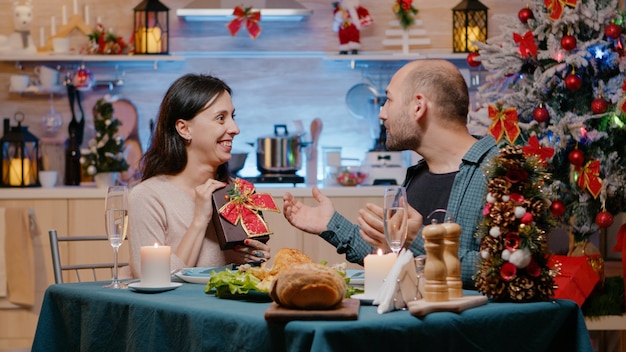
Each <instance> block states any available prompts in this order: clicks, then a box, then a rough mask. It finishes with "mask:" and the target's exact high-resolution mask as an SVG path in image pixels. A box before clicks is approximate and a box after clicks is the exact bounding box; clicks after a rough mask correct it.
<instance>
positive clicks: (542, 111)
mask: <svg viewBox="0 0 626 352" xmlns="http://www.w3.org/2000/svg"><path fill="white" fill-rule="evenodd" d="M549 118H550V113H549V112H548V109H546V108H544V107H543V106H541V105H539V106H538V107H536V108H535V110H533V119H535V121H537V122H546V121H548V119H549Z"/></svg>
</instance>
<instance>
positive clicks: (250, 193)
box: [212, 179, 279, 250]
mask: <svg viewBox="0 0 626 352" xmlns="http://www.w3.org/2000/svg"><path fill="white" fill-rule="evenodd" d="M263 210H269V211H276V212H279V210H278V208H277V207H276V204H275V203H274V201H273V199H272V198H271V196H270V195H268V194H256V193H254V186H253V185H252V184H250V183H249V182H247V181H245V180H242V179H236V180H235V183H232V184H228V185H226V186H225V187H224V188H221V189H219V190H217V191H215V192H214V193H213V218H212V223H213V226H214V228H215V231H216V235H217V240H218V242H219V244H220V248H221V249H222V250H226V249H232V248H233V247H235V246H236V245H243V241H244V240H246V239H248V238H251V239H255V240H258V241H261V242H263V243H265V242H267V241H268V240H269V235H270V234H271V233H272V232H271V231H270V230H269V228H268V227H267V224H266V223H265V221H264V219H263V213H262V211H263Z"/></svg>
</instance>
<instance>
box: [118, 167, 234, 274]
mask: <svg viewBox="0 0 626 352" xmlns="http://www.w3.org/2000/svg"><path fill="white" fill-rule="evenodd" d="M194 208H195V200H194V198H192V197H190V196H189V195H187V193H185V192H183V191H182V190H181V189H179V188H177V187H176V186H175V185H173V184H172V183H170V182H168V181H167V179H166V177H165V176H156V177H152V178H150V179H148V180H145V181H143V182H141V183H140V184H138V185H136V186H135V187H133V189H132V190H131V193H130V197H129V212H128V218H129V222H128V224H129V226H128V240H129V242H130V266H131V269H132V272H133V276H134V277H139V276H140V273H141V256H140V249H141V247H142V246H152V245H154V244H155V243H158V244H160V245H166V246H170V247H172V257H171V262H170V266H171V269H172V270H175V269H182V268H185V267H188V266H189V265H187V264H185V262H183V261H182V260H181V259H180V258H178V257H177V256H176V254H175V252H176V248H178V245H179V244H180V241H181V240H182V237H183V235H184V234H185V231H187V228H188V227H189V224H191V221H192V218H193V213H194ZM211 226H212V225H209V227H211ZM242 260H243V258H242V257H241V256H240V255H238V254H237V253H235V252H234V251H232V250H226V251H222V250H220V247H219V243H218V242H217V238H216V237H215V231H214V230H213V229H212V228H209V230H208V231H207V235H206V236H205V237H204V240H203V241H202V248H201V249H200V256H199V257H198V262H197V263H195V265H193V266H194V267H211V266H220V265H225V264H229V263H241V262H242Z"/></svg>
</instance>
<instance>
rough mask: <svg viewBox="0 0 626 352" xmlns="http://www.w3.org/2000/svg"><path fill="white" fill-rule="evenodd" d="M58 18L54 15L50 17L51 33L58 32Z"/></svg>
mask: <svg viewBox="0 0 626 352" xmlns="http://www.w3.org/2000/svg"><path fill="white" fill-rule="evenodd" d="M56 22H57V20H56V18H54V16H52V17H51V18H50V35H56V34H57V23H56Z"/></svg>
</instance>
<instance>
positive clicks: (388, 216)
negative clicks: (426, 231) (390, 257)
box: [383, 186, 408, 255]
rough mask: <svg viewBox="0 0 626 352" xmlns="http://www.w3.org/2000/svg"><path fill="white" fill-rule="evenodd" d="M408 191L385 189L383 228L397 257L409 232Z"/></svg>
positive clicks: (388, 242) (402, 188)
mask: <svg viewBox="0 0 626 352" xmlns="http://www.w3.org/2000/svg"><path fill="white" fill-rule="evenodd" d="M407 207H408V204H407V200H406V190H405V189H404V187H401V186H391V187H387V188H385V196H384V204H383V227H384V230H385V238H386V239H387V244H389V247H390V248H391V250H392V251H393V252H394V253H395V254H396V255H397V254H398V253H399V252H400V249H402V246H403V245H404V241H405V240H406V236H407V231H408V209H407Z"/></svg>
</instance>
